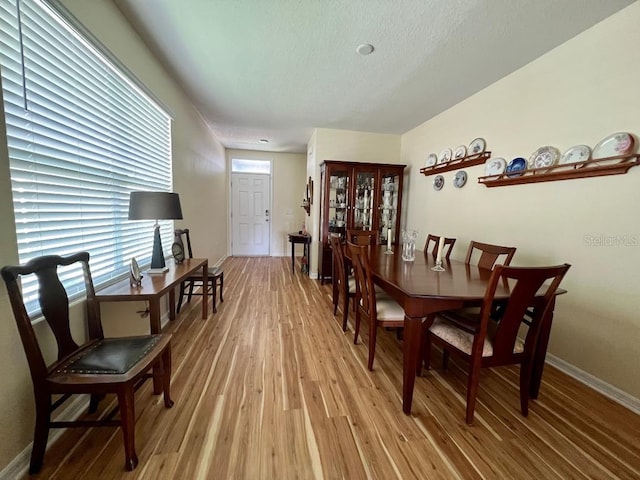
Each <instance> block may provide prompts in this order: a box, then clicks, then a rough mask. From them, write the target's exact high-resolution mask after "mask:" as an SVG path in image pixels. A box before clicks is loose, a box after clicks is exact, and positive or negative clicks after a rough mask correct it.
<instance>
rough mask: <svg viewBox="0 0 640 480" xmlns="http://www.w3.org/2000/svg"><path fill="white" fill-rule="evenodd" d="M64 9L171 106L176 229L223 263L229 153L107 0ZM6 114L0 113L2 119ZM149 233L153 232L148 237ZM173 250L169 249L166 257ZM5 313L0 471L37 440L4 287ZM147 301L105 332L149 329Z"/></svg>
mask: <svg viewBox="0 0 640 480" xmlns="http://www.w3.org/2000/svg"><path fill="white" fill-rule="evenodd" d="M64 5H65V6H66V7H67V8H68V9H69V10H70V11H71V12H72V13H73V14H74V15H75V16H76V17H77V18H78V19H79V20H80V21H81V22H82V23H83V24H84V25H85V26H86V27H87V28H88V29H89V30H90V31H91V32H92V33H93V34H94V35H95V36H96V37H98V38H99V39H100V41H101V42H102V43H103V44H105V45H106V46H107V48H109V49H110V50H111V52H112V53H114V54H115V56H116V57H117V58H119V59H120V61H122V62H123V63H124V64H125V65H126V66H127V67H128V68H129V69H130V70H131V71H132V72H133V73H134V74H135V75H136V76H137V77H138V78H139V79H140V80H142V81H143V82H144V83H145V84H146V85H147V86H148V87H149V88H150V89H151V90H152V91H153V92H154V94H155V95H156V96H157V97H158V98H159V99H160V100H161V101H162V102H163V103H164V104H165V105H167V106H168V107H169V108H170V109H171V111H172V113H173V115H174V120H173V123H172V157H173V175H174V191H176V192H178V193H179V194H180V200H181V204H182V210H183V214H184V220H183V221H182V222H177V226H180V225H184V226H189V227H190V228H191V229H192V230H193V231H194V243H195V244H197V245H198V255H199V256H206V257H208V258H209V261H210V263H211V264H215V263H217V262H218V261H219V260H221V259H223V258H224V257H225V256H226V254H227V250H226V245H227V244H226V242H227V223H226V221H227V211H228V205H227V198H228V195H227V191H226V186H227V182H226V159H225V155H224V148H223V146H222V145H221V144H220V142H219V141H218V140H217V139H216V137H215V135H214V134H213V133H212V132H211V130H210V129H209V128H208V127H207V126H206V124H205V123H204V121H203V120H202V118H201V117H200V115H199V114H198V112H197V111H196V110H195V109H194V108H193V106H192V105H191V103H190V101H189V100H188V99H187V97H186V96H185V95H184V93H183V92H182V91H181V90H180V88H179V87H178V86H177V85H176V84H175V83H174V82H173V81H172V80H171V79H170V78H169V77H168V75H167V73H166V72H165V71H164V69H163V68H162V66H161V65H160V64H159V63H158V62H157V61H156V60H155V58H154V57H153V55H151V53H150V52H149V51H148V49H147V48H146V47H145V46H144V44H143V43H142V42H141V40H140V39H139V38H138V36H137V35H136V34H135V32H134V31H133V30H132V29H131V27H130V26H129V24H128V23H127V22H126V19H125V18H123V17H122V14H121V13H120V11H119V10H118V9H117V8H116V7H115V6H114V5H113V3H112V2H111V1H109V0H92V1H91V2H86V1H85V0H65V1H64ZM3 120H4V116H2V121H3ZM0 136H1V137H2V139H1V140H0V145H1V147H0V199H1V200H2V201H1V202H0V205H2V207H0V221H1V222H2V225H3V227H4V228H3V229H2V232H1V233H0V247H1V248H0V265H7V264H15V263H16V262H17V258H18V254H17V245H16V239H15V228H14V220H13V208H12V201H11V188H10V183H9V163H8V158H7V150H6V135H5V131H4V125H1V128H0ZM150 234H151V232H150ZM167 247H168V246H165V251H166V252H167V253H168V248H167ZM0 309H1V311H2V312H3V315H4V317H5V318H3V321H2V322H0V377H1V378H2V379H3V388H2V390H1V391H0V469H2V468H3V467H4V466H6V465H7V464H8V463H9V462H10V461H11V460H12V459H13V458H14V457H16V455H18V453H20V452H21V451H22V450H23V449H24V448H25V447H27V445H28V444H29V443H30V442H31V441H32V434H33V403H34V402H33V393H32V387H31V380H30V378H29V372H28V367H27V363H26V358H25V355H24V353H23V351H22V346H21V342H20V340H19V337H18V332H17V328H16V326H15V322H13V320H12V317H11V314H10V311H11V310H10V307H9V304H8V299H7V295H6V291H5V289H4V287H1V288H0ZM143 309H144V304H142V303H140V304H136V303H132V302H125V303H114V304H108V305H105V306H104V307H103V308H102V316H103V324H104V327H105V334H107V335H119V334H135V333H144V332H148V330H149V320H148V318H140V316H139V315H138V314H136V313H135V312H136V310H143ZM83 313H84V302H81V303H79V304H76V305H74V306H73V308H72V312H71V315H72V322H73V325H72V329H73V332H74V335H75V336H76V339H77V340H78V341H82V339H81V338H79V337H81V336H82V334H83V332H84V326H83V325H84V324H83V322H82V317H83ZM47 329H48V327H47V326H46V325H45V324H44V323H40V324H39V325H37V333H38V334H39V336H42V337H45V338H47V339H48V342H46V343H47V346H46V349H47V350H48V351H49V350H52V343H53V342H52V341H51V338H50V335H47V333H48V332H47V331H46V330H47Z"/></svg>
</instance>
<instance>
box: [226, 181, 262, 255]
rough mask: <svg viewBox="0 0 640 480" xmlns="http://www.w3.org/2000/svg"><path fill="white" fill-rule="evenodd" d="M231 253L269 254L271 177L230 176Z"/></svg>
mask: <svg viewBox="0 0 640 480" xmlns="http://www.w3.org/2000/svg"><path fill="white" fill-rule="evenodd" d="M231 198H232V200H231V224H232V230H233V231H232V235H233V238H232V240H231V241H232V243H231V251H232V254H233V255H235V256H261V255H262V256H264V255H269V238H270V236H271V235H270V233H271V228H270V225H271V177H270V176H269V175H261V174H255V173H233V174H231Z"/></svg>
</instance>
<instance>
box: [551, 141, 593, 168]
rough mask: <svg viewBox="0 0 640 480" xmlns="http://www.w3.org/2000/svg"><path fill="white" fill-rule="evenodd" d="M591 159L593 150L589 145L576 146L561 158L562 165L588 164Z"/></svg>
mask: <svg viewBox="0 0 640 480" xmlns="http://www.w3.org/2000/svg"><path fill="white" fill-rule="evenodd" d="M590 158H591V148H590V147H589V146H588V145H574V146H573V147H571V148H570V149H569V150H567V151H566V152H564V153H563V154H562V157H560V162H559V164H560V165H566V164H568V163H576V162H586V161H587V160H589V159H590Z"/></svg>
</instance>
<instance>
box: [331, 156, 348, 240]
mask: <svg viewBox="0 0 640 480" xmlns="http://www.w3.org/2000/svg"><path fill="white" fill-rule="evenodd" d="M350 205H351V199H350V198H349V170H348V169H346V168H332V169H330V171H329V207H328V213H329V215H328V219H329V230H328V232H329V235H339V236H340V237H341V238H343V239H344V238H345V237H346V231H347V212H348V209H349V207H350ZM325 241H326V242H328V241H329V238H328V237H327V238H326V239H325Z"/></svg>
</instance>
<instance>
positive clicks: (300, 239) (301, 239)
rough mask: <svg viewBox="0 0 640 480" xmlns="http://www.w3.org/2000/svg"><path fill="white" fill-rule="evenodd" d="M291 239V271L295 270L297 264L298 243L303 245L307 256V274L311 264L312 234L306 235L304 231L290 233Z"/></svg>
mask: <svg viewBox="0 0 640 480" xmlns="http://www.w3.org/2000/svg"><path fill="white" fill-rule="evenodd" d="M289 241H290V242H291V272H295V266H296V243H301V244H302V245H303V247H302V248H303V253H302V254H303V255H304V256H305V257H306V258H307V275H308V274H309V265H311V258H310V255H309V253H310V250H311V249H310V248H309V245H310V244H311V235H305V234H303V233H290V234H289Z"/></svg>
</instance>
